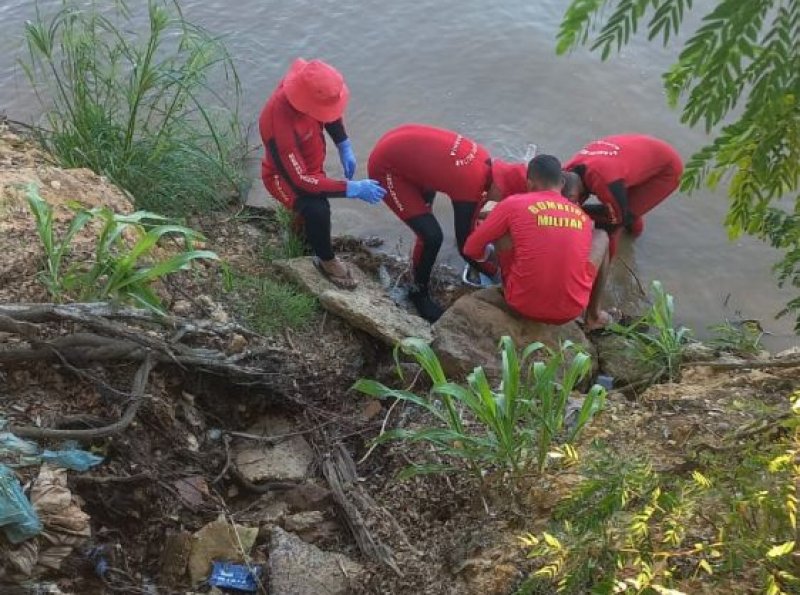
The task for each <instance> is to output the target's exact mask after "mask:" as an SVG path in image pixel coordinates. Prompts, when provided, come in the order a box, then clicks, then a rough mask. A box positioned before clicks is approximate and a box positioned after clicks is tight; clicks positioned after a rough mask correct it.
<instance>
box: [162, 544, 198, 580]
mask: <svg viewBox="0 0 800 595" xmlns="http://www.w3.org/2000/svg"><path fill="white" fill-rule="evenodd" d="M191 551H192V535H191V534H190V533H189V532H188V531H181V532H180V533H168V534H167V536H166V538H165V539H164V550H163V552H162V554H161V580H162V581H163V582H164V584H165V585H167V586H168V587H174V586H175V585H177V584H178V583H179V582H180V581H181V578H182V577H183V575H184V574H186V566H187V565H188V563H189V554H190V553H191Z"/></svg>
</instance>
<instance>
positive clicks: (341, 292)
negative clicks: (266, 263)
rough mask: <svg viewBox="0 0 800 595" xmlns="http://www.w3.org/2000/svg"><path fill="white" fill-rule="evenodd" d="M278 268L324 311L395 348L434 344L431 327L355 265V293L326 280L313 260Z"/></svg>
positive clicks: (295, 261) (282, 263)
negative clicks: (415, 341) (412, 340)
mask: <svg viewBox="0 0 800 595" xmlns="http://www.w3.org/2000/svg"><path fill="white" fill-rule="evenodd" d="M274 264H275V266H276V267H277V268H278V270H280V271H281V272H282V273H283V274H284V275H285V276H286V277H287V278H288V279H290V280H291V281H293V282H295V283H297V284H298V285H299V286H300V287H302V288H303V289H305V290H306V291H308V292H309V293H311V294H312V295H314V296H316V297H317V298H318V299H319V302H320V304H321V305H322V307H323V308H325V309H326V310H328V311H329V312H331V313H332V314H336V315H337V316H339V317H341V318H342V319H344V320H345V321H346V322H347V323H348V324H350V325H351V326H353V327H354V328H357V329H359V330H361V331H364V332H365V333H367V334H368V335H371V336H373V337H375V338H376V339H379V340H380V341H383V342H384V343H386V344H387V345H389V346H391V347H393V346H394V345H395V344H396V343H398V342H399V341H402V340H403V339H406V338H408V337H418V338H420V339H423V340H425V341H427V342H430V341H431V340H432V334H431V325H430V324H428V323H427V322H426V321H425V320H423V319H422V318H420V317H419V316H415V315H413V314H411V313H410V312H407V311H406V310H403V309H402V308H400V307H398V306H397V304H395V303H394V301H392V299H391V298H390V297H389V295H388V294H387V293H386V291H385V290H384V289H383V288H382V287H381V285H380V283H378V282H377V281H375V280H373V279H370V278H369V277H368V276H367V274H366V273H364V271H362V270H361V269H359V268H358V267H356V266H355V265H353V264H350V265H349V266H350V268H351V270H352V271H353V275H354V276H355V278H356V280H357V281H358V287H357V288H356V289H354V290H352V291H350V290H347V289H340V288H338V287H336V286H335V285H334V284H333V283H331V282H330V281H328V280H327V279H326V278H325V277H323V276H322V274H321V273H320V272H319V271H318V270H317V269H316V267H315V266H314V263H313V261H312V259H311V257H303V258H292V259H289V260H278V261H275V263H274Z"/></svg>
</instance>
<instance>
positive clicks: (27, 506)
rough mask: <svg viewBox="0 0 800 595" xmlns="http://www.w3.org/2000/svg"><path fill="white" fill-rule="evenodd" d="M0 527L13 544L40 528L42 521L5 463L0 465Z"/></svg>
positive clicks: (23, 539) (27, 537) (20, 541)
mask: <svg viewBox="0 0 800 595" xmlns="http://www.w3.org/2000/svg"><path fill="white" fill-rule="evenodd" d="M0 527H2V528H3V532H4V533H5V535H6V537H7V538H8V540H9V541H10V542H11V543H15V544H16V543H22V542H23V541H25V540H26V539H30V538H31V537H33V536H34V535H37V534H38V533H39V532H40V531H41V530H42V523H41V521H40V520H39V517H38V515H37V514H36V511H35V510H34V509H33V506H31V503H30V502H29V501H28V499H27V498H26V497H25V494H24V493H23V491H22V485H20V483H19V480H18V479H17V476H16V475H15V474H14V472H13V471H12V470H11V469H10V468H9V467H7V466H5V465H0Z"/></svg>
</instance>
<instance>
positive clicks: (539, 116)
mask: <svg viewBox="0 0 800 595" xmlns="http://www.w3.org/2000/svg"><path fill="white" fill-rule="evenodd" d="M57 4H59V2H58V1H57V0H43V1H41V2H40V6H41V7H42V8H43V9H45V10H46V9H47V8H48V7H52V6H55V5H57ZM130 4H131V6H132V7H133V9H134V13H135V14H136V15H137V19H139V20H140V21H141V22H142V23H144V22H145V18H144V15H145V10H144V6H145V2H144V1H143V0H135V1H134V2H131V3H130ZM567 4H568V0H539V1H537V2H530V1H522V0H506V1H505V2H498V3H495V4H494V5H492V4H487V3H486V2H481V1H479V0H458V1H456V0H436V1H432V0H426V1H423V2H386V1H385V0H353V1H351V2H343V1H338V2H337V1H333V0H314V1H311V0H294V1H292V2H276V1H275V0H259V1H254V0H241V1H239V2H235V3H234V2H223V1H221V0H206V1H203V2H199V1H197V0H184V1H183V2H182V5H183V7H184V12H185V14H186V15H187V16H188V18H190V19H192V20H195V21H198V22H200V23H202V24H203V25H205V26H206V27H208V28H210V29H212V30H213V31H214V32H216V33H218V34H221V35H223V36H225V37H226V38H227V42H228V46H229V48H230V50H231V52H232V53H233V55H234V57H235V59H236V60H237V64H238V67H239V73H240V75H241V77H242V83H243V91H244V109H243V117H244V118H245V120H246V123H248V124H252V123H253V122H254V121H255V119H256V118H257V115H258V111H259V109H260V107H261V105H262V104H263V102H264V100H265V99H266V97H267V95H268V94H269V92H270V91H271V90H272V88H273V87H274V85H275V83H276V81H277V80H278V79H279V77H280V76H281V74H282V73H283V71H284V70H285V68H286V67H287V65H288V64H289V62H290V61H291V59H292V58H293V57H295V56H304V57H307V58H308V57H320V58H323V59H326V60H328V61H330V62H331V63H333V64H335V65H336V66H338V67H339V68H340V69H341V70H342V72H343V73H344V74H345V76H346V77H347V80H348V83H349V85H350V88H351V91H352V100H351V104H350V108H349V110H348V113H347V124H348V129H349V133H350V136H351V137H352V139H353V141H354V143H355V146H356V151H357V155H358V157H359V171H358V175H360V176H363V175H365V166H366V161H367V156H368V153H369V150H370V148H371V147H372V146H373V145H374V143H375V141H376V140H377V139H378V138H379V137H380V135H381V134H382V133H383V132H385V131H386V130H388V129H389V128H391V127H393V126H395V125H398V124H402V123H405V122H423V123H429V124H434V125H438V126H442V127H448V128H453V129H457V130H459V131H461V132H463V133H464V134H466V135H469V136H472V137H473V138H475V139H477V140H479V141H480V142H482V143H484V144H486V145H487V146H488V147H489V148H490V149H491V151H492V152H493V153H494V154H496V155H498V156H501V157H505V158H507V159H522V158H523V156H524V154H525V150H526V147H527V145H528V144H529V143H534V144H536V145H537V146H538V148H539V151H543V152H548V153H553V154H555V155H558V156H560V157H562V158H568V157H569V156H570V155H571V154H572V153H573V152H574V151H576V150H577V149H579V148H580V147H581V145H582V144H584V143H585V142H586V141H588V140H591V139H592V138H595V137H598V136H600V135H604V134H610V133H618V132H626V131H640V132H645V133H649V134H653V135H655V136H659V137H661V138H664V139H666V140H668V141H669V142H671V143H673V144H674V145H675V146H676V147H677V148H678V149H679V151H680V152H681V153H682V154H683V155H684V157H688V156H689V155H691V153H692V152H693V151H694V150H696V149H697V148H699V147H700V146H702V145H703V144H704V143H705V142H706V141H707V137H706V135H705V134H704V133H703V131H701V130H689V129H687V128H685V127H683V126H681V125H680V123H679V119H678V114H677V113H676V112H674V111H671V110H670V109H668V108H667V107H666V104H665V100H664V94H663V90H662V86H661V80H660V74H661V73H662V72H663V71H664V70H665V68H666V67H667V66H668V65H669V64H670V63H671V61H672V60H673V59H674V58H675V55H676V54H677V52H678V51H679V45H671V46H670V47H668V48H666V49H664V48H662V47H661V46H660V45H659V44H648V43H647V42H646V41H644V40H638V41H636V42H634V43H633V44H632V45H631V46H629V47H628V48H626V49H625V50H624V51H623V52H622V54H621V55H620V56H618V57H616V58H614V59H612V60H610V61H609V62H606V63H602V62H600V60H599V58H598V57H597V56H596V55H593V54H590V53H588V52H586V51H583V50H581V51H577V52H575V53H573V54H572V55H570V56H568V57H560V58H559V57H556V56H555V53H554V49H553V48H554V45H555V33H556V30H557V25H558V22H559V20H560V18H561V15H562V13H563V11H564V8H565V7H566V6H567ZM696 4H697V5H699V6H700V7H701V8H702V7H703V6H704V5H706V6H707V5H708V4H710V1H709V0H702V1H700V2H697V3H696ZM34 13H35V5H34V3H33V2H32V1H31V0H3V1H2V2H0V110H2V111H5V112H6V113H7V114H9V115H10V116H11V117H13V118H15V119H26V118H34V117H36V115H37V114H36V111H35V110H36V104H35V102H34V101H32V94H31V91H30V89H29V86H28V84H27V81H26V79H25V77H24V74H23V72H22V70H21V69H20V68H19V67H18V66H17V65H16V59H17V57H19V56H20V54H21V52H22V48H23V43H22V27H23V24H24V22H25V20H26V19H29V18H31V17H32V16H33V15H34ZM333 156H334V157H335V151H334V155H333ZM329 165H330V171H332V172H337V173H338V171H339V165H338V163H337V162H336V160H335V159H331V160H330V164H329ZM253 171H254V176H257V171H258V169H257V163H256V162H255V160H254V163H253ZM265 199H266V195H265V193H264V191H263V188H262V187H261V184H260V181H259V180H256V183H255V184H254V188H253V192H252V194H251V197H250V200H251V201H255V202H258V201H263V200H265ZM435 209H436V213H437V215H438V216H440V217H441V220H442V222H443V225H444V227H445V229H446V232H448V238H449V239H448V243H447V248H446V250H445V252H444V253H443V255H442V256H441V257H440V261H441V262H446V263H449V264H452V265H454V266H458V265H459V258H458V255H457V253H456V251H455V248H454V245H453V240H452V229H451V214H450V211H449V205H448V204H447V200H446V198H444V197H439V198H438V199H437V204H436V206H435ZM726 209H727V201H726V197H725V195H724V192H722V191H718V192H707V191H705V192H698V193H696V194H693V195H692V196H683V195H676V196H674V197H673V198H671V199H670V200H669V201H667V202H666V203H665V204H663V205H662V206H661V207H660V208H658V209H657V210H656V211H655V212H653V213H652V214H651V215H649V216H648V217H647V228H646V231H645V234H644V236H643V237H642V238H640V239H639V240H637V241H636V242H635V243H633V244H632V245H630V246H626V247H625V248H624V249H623V251H622V255H623V257H624V258H625V259H626V261H627V262H628V263H629V264H630V265H631V267H632V268H634V269H635V270H636V271H637V272H638V275H639V277H640V278H641V280H642V282H643V283H645V284H647V283H648V282H649V281H650V280H652V279H660V280H661V281H663V282H664V284H665V286H666V287H667V289H668V290H669V291H670V292H671V293H673V294H675V296H676V302H677V308H678V316H679V319H680V321H681V322H682V323H684V324H686V325H688V326H690V327H692V328H694V329H696V330H697V331H698V334H699V335H701V336H703V335H704V334H705V329H706V327H707V326H708V325H709V324H713V323H716V322H718V321H720V320H722V319H723V318H724V317H726V316H728V317H730V318H734V317H736V316H737V314H739V313H740V314H741V316H743V317H745V318H758V319H761V320H762V323H763V325H764V326H765V328H766V329H767V330H768V331H769V332H771V333H772V335H771V336H769V337H768V338H767V339H766V345H767V346H768V347H769V348H771V349H781V348H785V347H788V346H792V345H795V344H797V343H798V340H797V337H796V336H794V335H793V334H792V332H791V331H792V324H791V320H790V319H788V318H784V319H781V320H774V319H773V317H774V315H775V314H776V313H777V312H778V311H779V310H780V309H781V307H782V306H783V304H785V302H786V301H788V299H790V297H791V296H792V294H791V292H789V291H786V290H779V289H778V288H777V287H776V286H775V282H774V277H773V275H772V273H771V265H772V264H773V262H774V261H775V260H776V258H777V254H776V253H775V252H774V251H773V250H771V249H770V248H768V247H767V246H765V245H763V244H762V243H760V242H758V241H756V240H752V239H750V238H742V239H739V240H737V241H735V242H729V241H728V239H727V237H726V233H725V231H724V229H723V227H722V225H721V222H722V220H723V218H724V215H725V212H726ZM334 225H335V231H336V232H342V233H351V234H356V235H359V234H363V235H377V236H380V237H382V238H383V239H384V240H385V246H386V248H387V249H389V250H391V251H399V252H401V253H407V251H408V250H409V248H410V244H411V237H410V234H409V233H408V232H407V231H406V229H405V228H404V227H403V226H402V225H401V224H400V223H399V221H397V220H396V219H395V218H394V216H393V215H392V213H391V212H390V211H389V210H388V209H387V208H386V207H384V206H383V205H378V206H376V207H370V206H367V205H365V204H363V203H357V202H351V201H348V200H347V199H341V200H338V201H336V204H335V207H334ZM622 276H624V275H622ZM618 281H619V283H618V285H617V286H616V287H615V288H613V290H612V292H611V295H612V297H615V298H616V297H619V298H620V299H622V298H623V297H624V296H623V295H622V294H625V293H626V292H628V291H629V290H630V288H631V287H633V286H634V285H635V284H634V283H632V280H631V279H630V278H628V279H627V280H625V279H622V278H620V279H618Z"/></svg>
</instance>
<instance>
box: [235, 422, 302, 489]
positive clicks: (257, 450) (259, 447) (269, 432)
mask: <svg viewBox="0 0 800 595" xmlns="http://www.w3.org/2000/svg"><path fill="white" fill-rule="evenodd" d="M295 431H297V427H296V426H295V425H294V424H293V423H292V422H291V420H289V419H287V418H284V417H275V416H268V417H264V418H262V419H261V420H259V422H258V423H257V424H256V425H255V426H253V427H251V428H250V429H249V430H248V431H247V432H248V433H249V434H255V435H257V436H282V435H286V434H291V433H292V432H295ZM234 452H235V461H236V467H237V468H238V469H239V472H240V473H241V474H242V475H244V477H245V478H246V479H247V480H249V481H251V482H254V483H259V482H262V481H270V480H282V481H300V480H302V479H305V477H306V474H307V472H308V467H309V466H310V465H311V463H313V462H314V451H313V450H312V449H311V447H310V446H309V445H308V442H306V440H305V438H303V437H302V436H289V437H288V438H286V439H284V440H281V441H279V442H277V443H275V444H268V443H266V442H256V441H253V440H240V441H237V443H236V445H235V447H234Z"/></svg>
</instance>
